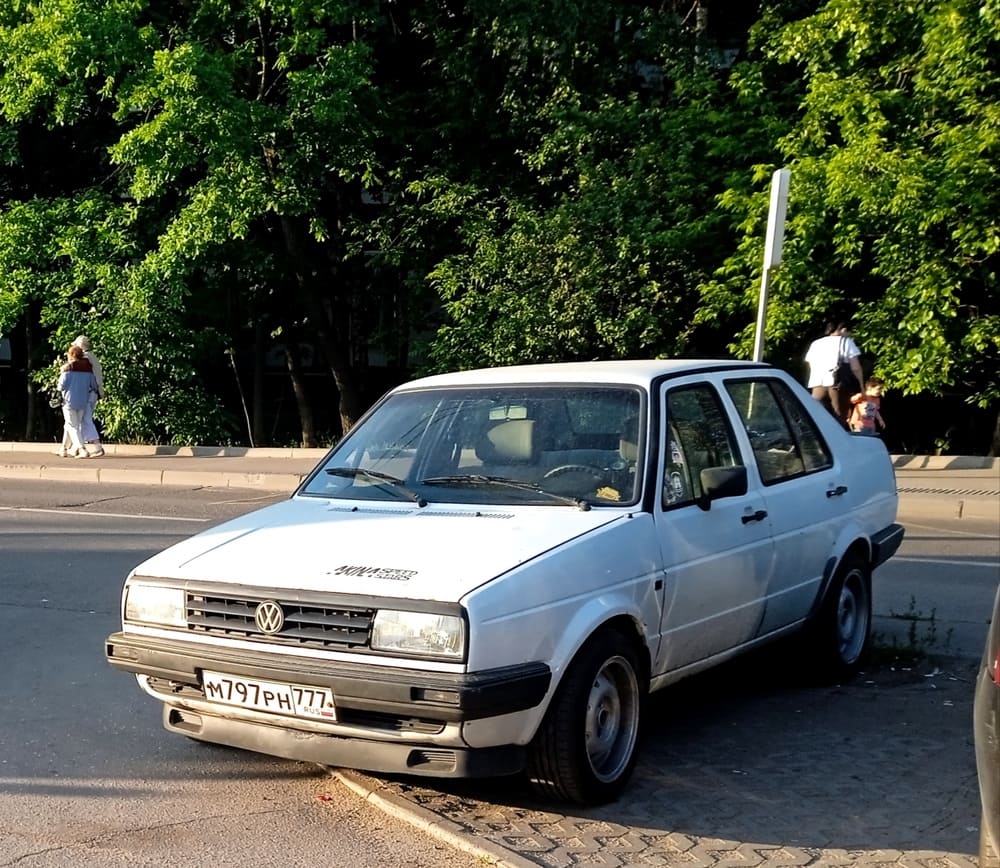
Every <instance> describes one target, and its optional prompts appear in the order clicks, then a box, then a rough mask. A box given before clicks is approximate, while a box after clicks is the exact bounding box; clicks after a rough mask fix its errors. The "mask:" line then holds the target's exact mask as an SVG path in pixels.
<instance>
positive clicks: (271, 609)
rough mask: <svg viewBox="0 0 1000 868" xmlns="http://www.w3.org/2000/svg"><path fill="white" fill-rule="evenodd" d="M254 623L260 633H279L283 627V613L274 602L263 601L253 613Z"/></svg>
mask: <svg viewBox="0 0 1000 868" xmlns="http://www.w3.org/2000/svg"><path fill="white" fill-rule="evenodd" d="M253 620H254V623H255V624H256V625H257V628H258V629H259V630H260V632H261V633H267V634H268V635H273V634H274V633H280V632H281V628H282V627H284V626H285V613H284V612H282V611H281V606H279V605H278V604H277V603H276V602H274V600H264V602H263V603H261V604H260V605H259V606H258V607H257V609H256V611H255V612H254V613H253Z"/></svg>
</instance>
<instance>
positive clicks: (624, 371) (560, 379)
mask: <svg viewBox="0 0 1000 868" xmlns="http://www.w3.org/2000/svg"><path fill="white" fill-rule="evenodd" d="M759 367H770V366H769V365H766V366H765V365H762V364H760V363H758V362H746V361H739V360H735V359H617V360H613V361H604V362H550V363H545V364H537V365H510V366H508V367H500V368H477V369H475V370H470V371H455V372H452V373H448V374H436V375H433V376H430V377H423V378H421V379H418V380H412V381H411V382H409V383H405V384H403V385H401V386H399V387H397V389H396V390H395V391H407V390H410V389H426V388H438V387H446V386H469V385H500V384H506V383H518V384H520V383H624V384H633V385H637V386H648V385H649V384H650V383H651V382H652V381H653V380H655V379H657V378H658V377H661V376H664V375H669V374H673V375H675V376H676V375H677V374H683V373H688V372H692V373H693V372H696V371H707V370H714V369H719V370H733V369H748V368H759Z"/></svg>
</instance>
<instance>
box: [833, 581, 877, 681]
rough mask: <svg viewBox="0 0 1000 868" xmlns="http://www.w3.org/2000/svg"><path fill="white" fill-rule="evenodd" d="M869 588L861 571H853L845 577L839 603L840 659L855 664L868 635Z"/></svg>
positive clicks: (838, 636)
mask: <svg viewBox="0 0 1000 868" xmlns="http://www.w3.org/2000/svg"><path fill="white" fill-rule="evenodd" d="M869 616H870V609H869V606H868V588H867V586H866V585H865V577H864V575H863V574H862V573H861V572H860V570H851V571H850V572H849V573H848V574H847V575H846V576H845V577H844V584H843V586H842V587H841V589H840V600H839V601H838V603H837V640H838V645H839V650H840V659H841V660H843V661H844V662H845V663H853V662H854V661H855V660H857V659H858V656H859V655H860V654H861V651H862V649H863V648H864V645H865V637H866V636H867V635H868V619H869Z"/></svg>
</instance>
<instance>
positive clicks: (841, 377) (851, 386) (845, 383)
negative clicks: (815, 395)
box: [833, 338, 861, 395]
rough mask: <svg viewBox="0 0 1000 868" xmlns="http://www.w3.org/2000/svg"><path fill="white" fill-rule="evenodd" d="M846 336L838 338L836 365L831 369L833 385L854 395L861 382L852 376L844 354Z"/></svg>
mask: <svg viewBox="0 0 1000 868" xmlns="http://www.w3.org/2000/svg"><path fill="white" fill-rule="evenodd" d="M846 345H847V338H841V339H840V347H839V349H838V351H837V367H836V368H834V370H833V386H834V388H836V389H840V390H841V391H843V392H847V393H848V394H849V395H855V394H857V393H858V392H860V391H861V383H859V382H858V378H857V377H855V376H854V371H853V370H852V369H851V363H850V361H848V359H847V356H846V355H845V347H846Z"/></svg>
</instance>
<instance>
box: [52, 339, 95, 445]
mask: <svg viewBox="0 0 1000 868" xmlns="http://www.w3.org/2000/svg"><path fill="white" fill-rule="evenodd" d="M58 388H59V391H60V392H61V393H62V411H63V423H64V427H63V443H64V444H65V443H66V441H67V440H68V441H69V448H68V449H67V448H66V447H65V445H64V447H63V450H62V451H61V452H60V454H61V455H64V456H66V455H72V456H73V457H74V458H88V457H89V455H88V453H87V447H86V446H84V445H83V417H84V414H85V413H86V412H87V407H88V406H89V404H90V400H91V395H92V394H96V393H97V378H96V377H95V376H94V370H93V368H92V366H91V364H90V362H89V361H88V360H87V359H86V358H85V357H84V354H83V350H82V349H81V348H80V347H78V346H77V345H76V344H72V345H71V346H70V348H69V349H68V350H67V351H66V363H65V364H64V365H63V366H62V368H61V369H60V371H59V385H58Z"/></svg>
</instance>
